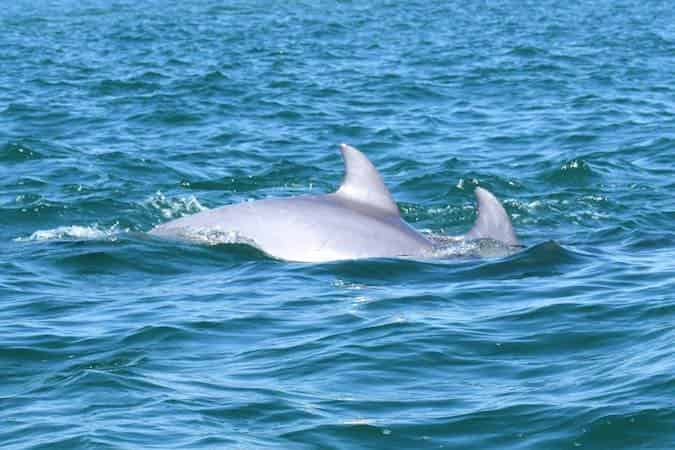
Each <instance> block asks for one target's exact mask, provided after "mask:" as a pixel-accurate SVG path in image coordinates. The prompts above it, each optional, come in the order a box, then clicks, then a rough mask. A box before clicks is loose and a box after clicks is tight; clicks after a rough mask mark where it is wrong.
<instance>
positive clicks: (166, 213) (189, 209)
mask: <svg viewBox="0 0 675 450" xmlns="http://www.w3.org/2000/svg"><path fill="white" fill-rule="evenodd" d="M143 204H144V205H145V206H146V207H149V208H152V209H156V210H157V211H159V213H160V214H161V215H162V217H163V218H164V219H167V220H169V219H177V218H179V217H183V216H186V215H189V214H195V213H198V212H200V211H204V210H207V209H208V208H207V207H205V206H203V205H202V204H201V203H199V200H197V198H196V197H195V196H194V195H189V196H184V197H175V198H167V197H166V196H165V195H164V194H163V193H162V192H160V191H157V192H156V193H155V195H153V196H152V197H150V198H149V199H147V200H146V201H145V202H143Z"/></svg>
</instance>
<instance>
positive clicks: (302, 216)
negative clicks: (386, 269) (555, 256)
mask: <svg viewBox="0 0 675 450" xmlns="http://www.w3.org/2000/svg"><path fill="white" fill-rule="evenodd" d="M340 150H341V152H342V157H343V159H344V163H345V176H344V179H343V181H342V184H341V185H340V188H339V189H338V190H337V191H336V192H334V193H330V194H323V195H304V196H299V197H289V198H274V199H264V200H256V201H250V202H244V203H238V204H234V205H227V206H222V207H220V208H216V209H211V210H207V211H202V212H199V213H197V214H194V215H191V216H186V217H182V218H180V219H176V220H172V221H170V222H167V223H164V224H161V225H158V226H157V227H155V228H153V229H152V230H151V231H150V234H152V235H156V236H162V237H170V238H178V239H184V240H195V241H203V240H204V239H205V238H207V239H208V237H209V236H227V237H228V242H242V243H247V244H250V245H253V246H255V247H257V248H258V249H260V250H261V251H263V252H265V253H267V254H268V255H270V256H272V257H274V258H279V259H283V260H287V261H301V262H325V261H338V260H346V259H362V258H391V257H419V258H425V257H426V258H428V257H432V256H433V251H434V248H435V246H434V243H433V242H432V241H431V240H430V239H428V238H427V237H425V236H424V235H422V234H420V233H419V232H417V231H416V230H415V229H413V228H412V227H411V226H410V225H408V224H407V223H406V222H405V221H404V220H403V219H402V218H401V215H400V213H399V210H398V207H397V206H396V203H395V202H394V199H393V198H392V196H391V194H390V193H389V190H388V189H387V187H386V186H385V185H384V182H383V181H382V177H381V176H380V173H379V172H378V171H377V169H376V168H375V166H373V164H372V163H371V162H370V161H369V160H368V158H366V156H365V155H364V154H363V153H361V152H360V151H359V150H357V149H355V148H354V147H350V146H349V145H346V144H342V145H341V146H340ZM475 194H476V198H477V200H478V218H477V219H476V223H475V224H474V226H473V228H471V230H470V231H469V232H468V233H466V234H464V235H463V236H456V237H453V238H452V240H462V239H466V240H474V239H492V240H495V241H500V242H502V243H503V244H506V245H508V246H518V245H519V244H518V240H517V238H516V235H515V232H514V231H513V225H512V224H511V220H510V219H509V216H508V214H507V213H506V211H505V210H504V207H503V206H502V205H501V203H499V201H498V200H497V199H496V198H495V196H494V195H492V194H491V193H490V192H488V191H487V190H485V189H483V188H480V187H478V188H476V191H475Z"/></svg>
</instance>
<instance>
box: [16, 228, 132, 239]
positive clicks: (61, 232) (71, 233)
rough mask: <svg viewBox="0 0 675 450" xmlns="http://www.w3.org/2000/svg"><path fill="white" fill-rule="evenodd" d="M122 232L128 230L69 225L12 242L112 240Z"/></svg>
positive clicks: (42, 231) (38, 232)
mask: <svg viewBox="0 0 675 450" xmlns="http://www.w3.org/2000/svg"><path fill="white" fill-rule="evenodd" d="M124 231H128V230H121V229H120V228H119V226H118V225H117V224H115V225H113V226H111V227H108V228H104V227H101V226H99V225H91V226H81V225H69V226H62V227H57V228H52V229H50V230H38V231H35V232H34V233H33V234H31V235H30V236H23V237H18V238H15V239H14V241H16V242H28V241H58V240H114V239H116V236H117V235H118V234H119V233H121V232H124Z"/></svg>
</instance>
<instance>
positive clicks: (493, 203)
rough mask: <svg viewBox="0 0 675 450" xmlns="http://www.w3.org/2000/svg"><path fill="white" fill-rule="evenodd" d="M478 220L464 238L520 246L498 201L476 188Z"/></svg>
mask: <svg viewBox="0 0 675 450" xmlns="http://www.w3.org/2000/svg"><path fill="white" fill-rule="evenodd" d="M476 200H478V218H477V219H476V223H474V225H473V228H471V231H469V232H468V233H467V234H466V235H465V237H466V238H468V239H480V238H489V239H494V240H496V241H500V242H503V243H505V244H507V245H520V244H519V243H518V239H517V238H516V233H515V232H514V231H513V225H512V224H511V219H509V215H508V214H507V213H506V210H504V207H503V206H502V204H501V203H499V200H497V198H496V197H495V196H494V195H492V193H491V192H489V191H487V190H486V189H483V188H480V187H477V188H476Z"/></svg>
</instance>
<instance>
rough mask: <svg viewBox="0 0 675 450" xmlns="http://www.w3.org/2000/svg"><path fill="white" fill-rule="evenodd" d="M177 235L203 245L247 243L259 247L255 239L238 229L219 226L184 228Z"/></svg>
mask: <svg viewBox="0 0 675 450" xmlns="http://www.w3.org/2000/svg"><path fill="white" fill-rule="evenodd" d="M177 237H179V238H180V239H185V240H186V241H190V242H193V243H196V244H203V245H224V244H245V245H250V246H251V247H255V248H258V246H257V245H255V242H254V241H253V240H251V239H249V238H246V237H244V236H242V235H241V234H240V233H239V232H238V231H232V230H222V229H218V228H184V229H181V230H180V231H179V232H178V233H177Z"/></svg>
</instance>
